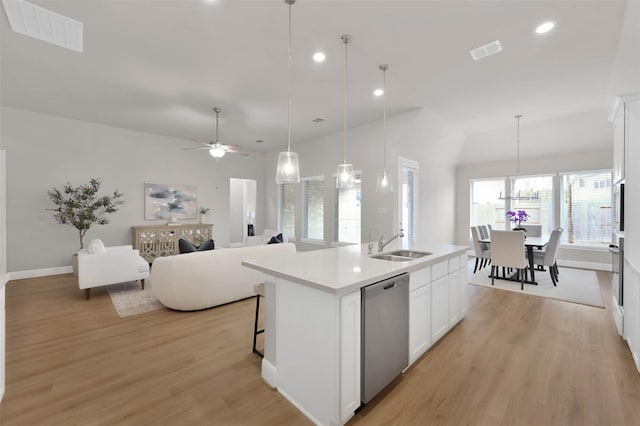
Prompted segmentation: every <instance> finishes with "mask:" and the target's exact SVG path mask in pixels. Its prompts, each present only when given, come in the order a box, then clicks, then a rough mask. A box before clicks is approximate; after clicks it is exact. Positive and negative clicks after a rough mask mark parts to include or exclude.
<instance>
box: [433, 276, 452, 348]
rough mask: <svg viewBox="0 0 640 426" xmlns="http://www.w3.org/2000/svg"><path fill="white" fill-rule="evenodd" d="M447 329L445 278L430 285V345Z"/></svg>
mask: <svg viewBox="0 0 640 426" xmlns="http://www.w3.org/2000/svg"><path fill="white" fill-rule="evenodd" d="M448 329H449V288H448V286H447V277H446V276H445V277H442V278H440V279H437V280H435V281H433V282H432V283H431V343H432V344H433V343H435V342H437V341H438V339H440V338H441V337H442V336H444V334H445V333H446V332H447V330H448Z"/></svg>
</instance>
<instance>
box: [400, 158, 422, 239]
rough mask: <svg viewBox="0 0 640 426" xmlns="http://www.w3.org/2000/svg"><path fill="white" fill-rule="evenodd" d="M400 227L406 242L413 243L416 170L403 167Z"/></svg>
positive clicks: (415, 212)
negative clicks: (402, 229)
mask: <svg viewBox="0 0 640 426" xmlns="http://www.w3.org/2000/svg"><path fill="white" fill-rule="evenodd" d="M401 180H402V182H401V188H402V195H401V196H402V200H401V205H402V227H403V228H404V235H405V238H406V239H407V241H415V239H416V237H417V235H416V228H417V227H416V224H417V207H418V204H417V203H418V201H417V194H418V188H417V184H418V169H417V168H414V167H410V166H406V165H403V166H402V168H401Z"/></svg>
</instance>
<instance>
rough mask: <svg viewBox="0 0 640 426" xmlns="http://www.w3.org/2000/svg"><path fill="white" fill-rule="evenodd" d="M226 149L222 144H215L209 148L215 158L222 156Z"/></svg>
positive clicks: (210, 153)
mask: <svg viewBox="0 0 640 426" xmlns="http://www.w3.org/2000/svg"><path fill="white" fill-rule="evenodd" d="M225 153H226V151H225V150H224V148H222V147H221V146H214V147H212V148H211V149H210V150H209V155H211V156H212V157H213V158H222V157H224V154H225Z"/></svg>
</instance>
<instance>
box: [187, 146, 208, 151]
mask: <svg viewBox="0 0 640 426" xmlns="http://www.w3.org/2000/svg"><path fill="white" fill-rule="evenodd" d="M180 149H182V150H183V151H193V150H196V151H197V150H200V149H211V147H210V146H203V147H200V148H180Z"/></svg>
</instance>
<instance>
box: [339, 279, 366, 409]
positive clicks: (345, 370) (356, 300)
mask: <svg viewBox="0 0 640 426" xmlns="http://www.w3.org/2000/svg"><path fill="white" fill-rule="evenodd" d="M360 301H361V299H360V292H359V291H357V292H355V293H351V294H348V295H346V296H343V297H342V299H341V301H340V304H341V306H340V316H341V324H340V328H341V333H340V420H342V421H343V422H346V421H347V420H348V419H349V418H350V417H351V416H353V413H354V411H356V410H357V409H358V407H360V319H361V316H360Z"/></svg>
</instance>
